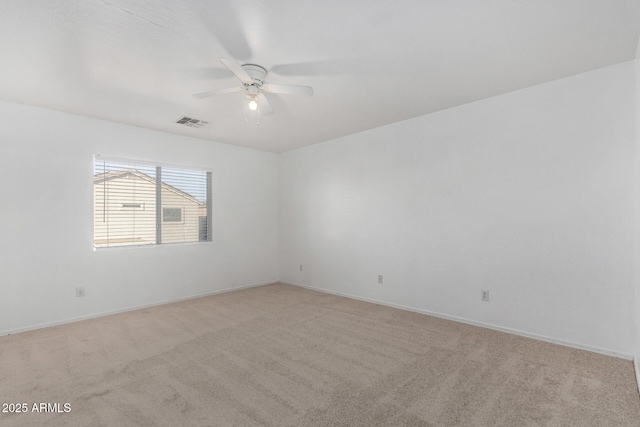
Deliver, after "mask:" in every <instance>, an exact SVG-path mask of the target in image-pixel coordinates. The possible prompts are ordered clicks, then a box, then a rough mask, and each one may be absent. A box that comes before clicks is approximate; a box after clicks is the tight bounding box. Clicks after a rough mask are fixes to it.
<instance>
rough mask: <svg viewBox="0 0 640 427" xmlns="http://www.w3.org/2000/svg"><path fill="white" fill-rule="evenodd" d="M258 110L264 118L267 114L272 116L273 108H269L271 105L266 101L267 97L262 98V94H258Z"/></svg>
mask: <svg viewBox="0 0 640 427" xmlns="http://www.w3.org/2000/svg"><path fill="white" fill-rule="evenodd" d="M258 108H259V109H260V112H261V113H262V114H264V115H265V116H266V115H267V114H273V108H272V107H271V104H269V101H267V97H266V96H264V93H260V94H258Z"/></svg>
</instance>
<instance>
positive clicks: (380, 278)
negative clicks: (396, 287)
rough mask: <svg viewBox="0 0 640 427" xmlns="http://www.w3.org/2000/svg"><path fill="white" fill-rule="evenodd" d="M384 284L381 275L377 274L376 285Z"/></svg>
mask: <svg viewBox="0 0 640 427" xmlns="http://www.w3.org/2000/svg"><path fill="white" fill-rule="evenodd" d="M383 282H384V278H383V277H382V274H378V283H380V284H382V283H383Z"/></svg>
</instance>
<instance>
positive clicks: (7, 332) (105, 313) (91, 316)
mask: <svg viewBox="0 0 640 427" xmlns="http://www.w3.org/2000/svg"><path fill="white" fill-rule="evenodd" d="M274 283H279V281H278V280H271V281H268V282H261V283H253V284H250V285H243V286H238V287H233V288H225V289H219V290H216V291H211V292H204V293H202V294H196V295H189V296H186V297H181V298H176V299H171V300H162V301H155V302H152V303H149V304H142V305H136V306H131V307H125V308H120V309H117V310H108V311H102V312H99V313H93V314H88V315H85V316H77V317H69V318H67V319H62V320H57V321H54V322H45V323H38V324H35V325H29V326H24V327H20V328H15V329H7V330H3V331H0V336H3V335H12V334H18V333H20V332H28V331H33V330H36V329H42V328H48V327H50V326H58V325H65V324H67V323H73V322H79V321H81V320H88V319H95V318H97V317H104V316H110V315H112V314H119V313H126V312H128V311H135V310H142V309H144V308H150V307H157V306H159V305H165V304H171V303H174V302H180V301H187V300H190V299H195V298H202V297H208V296H211V295H216V294H223V293H226V292H233V291H239V290H241V289H248V288H256V287H258V286H264V285H271V284H274Z"/></svg>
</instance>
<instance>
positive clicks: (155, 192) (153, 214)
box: [93, 156, 211, 248]
mask: <svg viewBox="0 0 640 427" xmlns="http://www.w3.org/2000/svg"><path fill="white" fill-rule="evenodd" d="M210 190H211V172H205V171H200V170H193V169H186V168H174V167H162V166H153V165H151V166H150V165H147V164H139V163H136V162H129V161H122V160H109V159H104V158H101V157H97V156H96V158H95V160H94V175H93V194H94V209H93V211H94V236H93V243H94V247H96V248H107V247H117V246H133V245H153V244H161V243H187V242H203V241H210V240H211V229H210V228H211V226H210V224H211V217H210V214H209V212H210V210H211V208H210V204H211V200H210V196H209V195H210Z"/></svg>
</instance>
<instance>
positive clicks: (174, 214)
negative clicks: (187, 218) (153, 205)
mask: <svg viewBox="0 0 640 427" xmlns="http://www.w3.org/2000/svg"><path fill="white" fill-rule="evenodd" d="M162 221H164V222H180V223H181V222H182V208H162Z"/></svg>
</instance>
